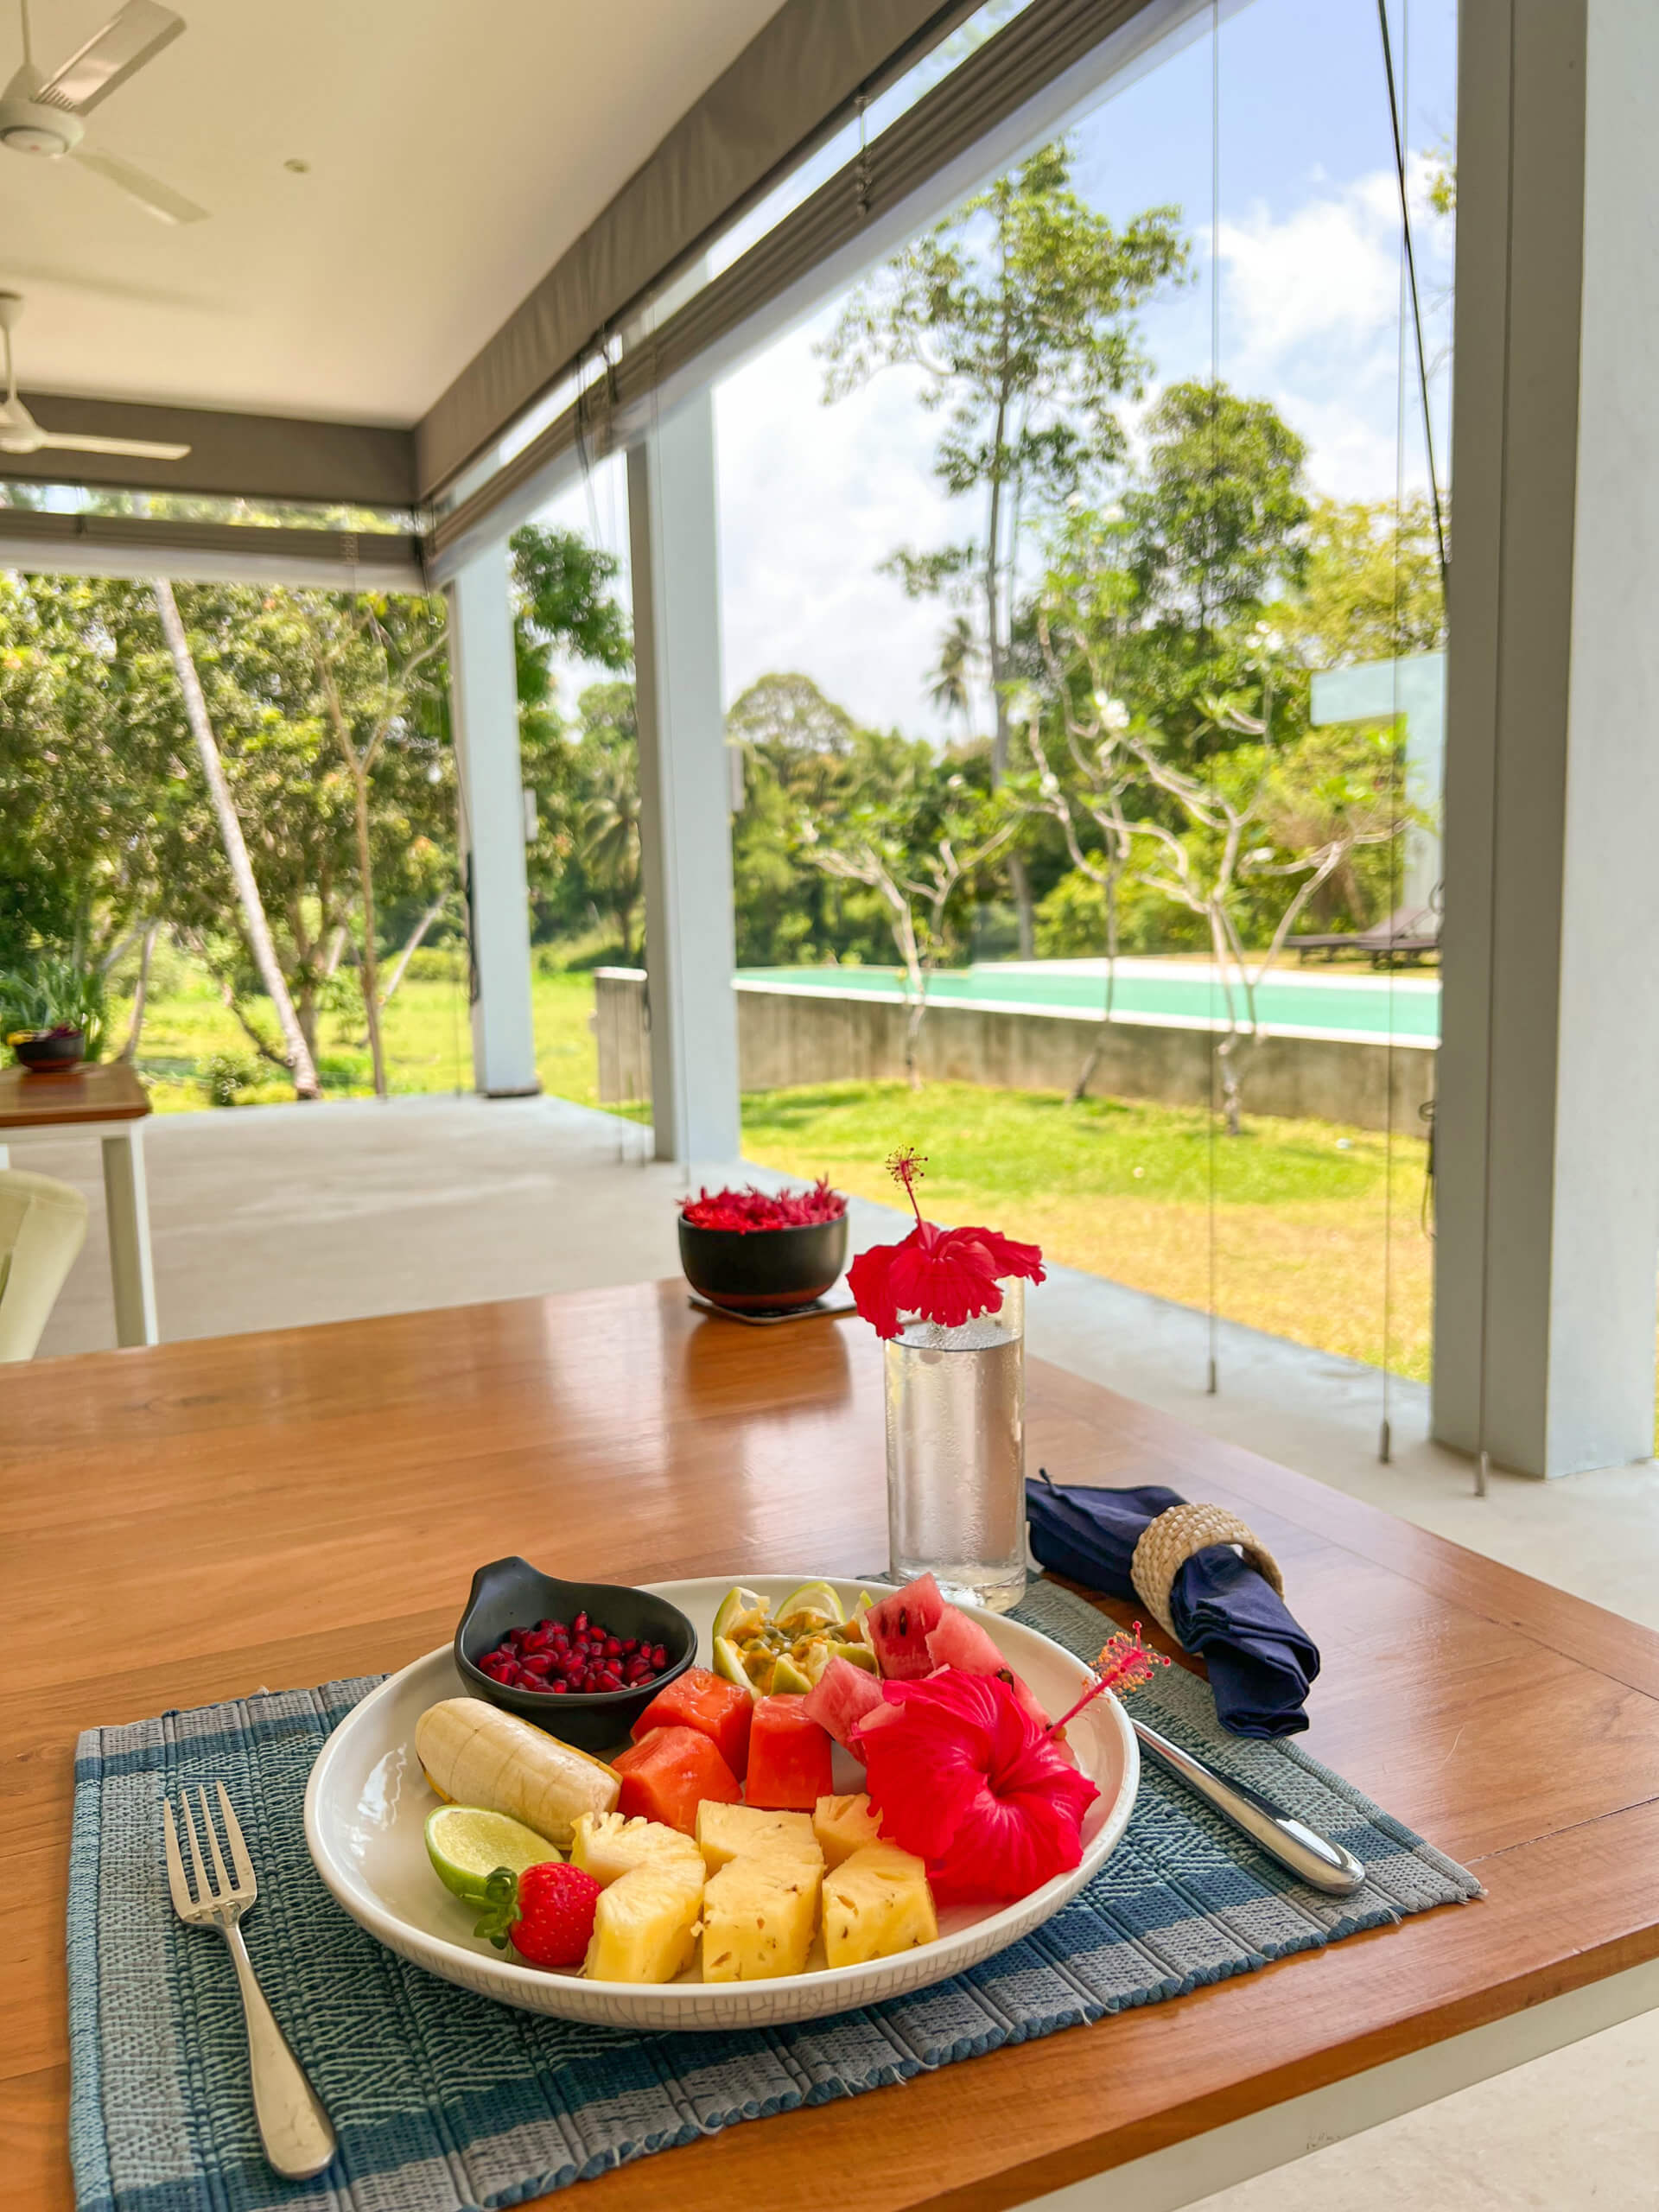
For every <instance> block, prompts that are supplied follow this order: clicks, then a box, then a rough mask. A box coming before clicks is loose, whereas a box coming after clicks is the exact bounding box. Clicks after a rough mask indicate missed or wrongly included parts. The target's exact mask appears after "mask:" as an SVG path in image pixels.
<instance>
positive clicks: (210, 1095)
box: [201, 1052, 261, 1106]
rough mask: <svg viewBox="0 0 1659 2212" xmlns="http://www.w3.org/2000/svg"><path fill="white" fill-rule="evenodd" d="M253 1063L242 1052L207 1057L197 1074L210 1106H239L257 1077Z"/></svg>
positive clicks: (256, 1067) (257, 1070) (219, 1053)
mask: <svg viewBox="0 0 1659 2212" xmlns="http://www.w3.org/2000/svg"><path fill="white" fill-rule="evenodd" d="M260 1073H261V1070H260V1066H259V1063H258V1061H257V1060H252V1059H250V1058H248V1057H247V1055H246V1054H245V1052H213V1053H210V1054H209V1056H208V1058H207V1062H206V1064H205V1065H204V1066H203V1068H202V1071H201V1087H202V1090H203V1091H204V1092H205V1094H206V1096H207V1103H208V1104H209V1105H210V1106H239V1105H240V1104H241V1103H242V1094H243V1092H244V1091H247V1090H252V1089H253V1087H254V1085H255V1084H257V1082H258V1080H259V1077H260Z"/></svg>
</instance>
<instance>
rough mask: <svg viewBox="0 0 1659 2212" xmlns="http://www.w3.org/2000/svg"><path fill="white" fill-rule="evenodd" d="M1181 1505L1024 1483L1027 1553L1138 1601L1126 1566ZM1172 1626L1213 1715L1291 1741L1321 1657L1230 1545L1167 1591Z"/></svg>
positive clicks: (1174, 1498) (1145, 1494)
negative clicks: (1202, 1682)
mask: <svg viewBox="0 0 1659 2212" xmlns="http://www.w3.org/2000/svg"><path fill="white" fill-rule="evenodd" d="M1185 1503H1186V1501H1185V1498H1183V1497H1179V1495H1178V1494H1177V1493H1176V1492H1175V1491H1173V1490H1165V1489H1164V1488H1162V1486H1161V1485H1160V1484H1157V1483H1147V1484H1143V1485H1142V1487H1141V1489H1139V1490H1090V1489H1087V1488H1084V1487H1081V1486H1075V1485H1074V1486H1067V1485H1064V1484H1058V1483H1052V1482H1051V1481H1050V1480H1049V1478H1048V1472H1047V1470H1046V1469H1044V1470H1042V1471H1041V1479H1040V1481H1035V1482H1027V1484H1026V1513H1027V1519H1028V1521H1029V1523H1030V1528H1031V1548H1032V1550H1033V1552H1034V1553H1035V1554H1036V1556H1037V1558H1038V1560H1039V1561H1040V1562H1041V1564H1042V1565H1043V1566H1044V1567H1052V1568H1053V1570H1054V1572H1055V1573H1056V1574H1064V1575H1065V1576H1066V1577H1067V1578H1068V1579H1069V1580H1071V1581H1073V1582H1080V1583H1082V1585H1083V1586H1084V1588H1085V1589H1086V1590H1099V1591H1101V1592H1103V1593H1104V1594H1105V1595H1106V1596H1108V1597H1112V1598H1133V1597H1134V1596H1135V1585H1134V1583H1133V1582H1131V1581H1130V1580H1129V1562H1130V1560H1132V1559H1133V1558H1134V1557H1135V1546H1136V1544H1138V1543H1139V1542H1140V1541H1141V1532H1142V1531H1143V1530H1144V1529H1146V1528H1147V1524H1148V1523H1149V1522H1153V1521H1155V1520H1156V1519H1157V1517H1158V1516H1159V1515H1160V1513H1165V1512H1167V1511H1168V1510H1169V1508H1170V1507H1171V1506H1172V1505H1184V1504H1185ZM1169 1610H1170V1617H1171V1618H1172V1619H1173V1622H1174V1624H1175V1634H1176V1636H1177V1637H1178V1638H1179V1641H1180V1643H1181V1646H1182V1648H1183V1649H1185V1650H1187V1651H1192V1652H1195V1653H1196V1654H1198V1656H1199V1657H1201V1658H1202V1659H1204V1660H1205V1662H1206V1663H1207V1664H1208V1667H1209V1669H1210V1687H1211V1689H1212V1690H1213V1691H1214V1692H1215V1696H1216V1715H1217V1719H1219V1720H1220V1722H1221V1725H1222V1726H1223V1727H1224V1728H1225V1729H1228V1730H1230V1732H1231V1733H1232V1734H1233V1735H1235V1736H1294V1735H1297V1734H1299V1733H1300V1732H1301V1730H1303V1729H1304V1728H1306V1726H1307V1714H1306V1711H1305V1709H1304V1707H1305V1705H1306V1698H1307V1689H1308V1684H1309V1683H1310V1682H1311V1681H1313V1677H1314V1676H1315V1675H1317V1674H1318V1673H1319V1653H1318V1651H1317V1650H1316V1649H1314V1647H1313V1641H1312V1639H1311V1638H1310V1637H1309V1636H1308V1634H1307V1632H1306V1630H1305V1629H1303V1628H1301V1627H1300V1626H1299V1625H1298V1624H1297V1623H1296V1622H1295V1621H1294V1620H1293V1619H1292V1618H1291V1616H1290V1614H1289V1613H1288V1612H1287V1610H1286V1607H1285V1601H1284V1599H1282V1598H1281V1596H1280V1595H1279V1593H1278V1592H1277V1591H1276V1590H1275V1589H1274V1586H1273V1585H1272V1584H1271V1583H1270V1582H1268V1580H1266V1579H1265V1577H1263V1576H1262V1575H1261V1574H1258V1573H1257V1572H1256V1570H1255V1567H1249V1566H1247V1565H1246V1564H1245V1562H1244V1561H1243V1560H1242V1559H1241V1558H1240V1557H1239V1555H1238V1554H1237V1553H1236V1551H1234V1550H1233V1548H1232V1547H1231V1546H1230V1545H1229V1544H1211V1545H1210V1546H1208V1547H1207V1548H1205V1550H1204V1551H1201V1552H1195V1553H1194V1554H1193V1555H1192V1558H1191V1559H1190V1560H1186V1561H1185V1564H1184V1565H1183V1567H1181V1569H1180V1571H1179V1573H1178V1574H1177V1575H1176V1577H1175V1580H1174V1581H1173V1583H1172V1584H1171V1586H1170V1593H1169Z"/></svg>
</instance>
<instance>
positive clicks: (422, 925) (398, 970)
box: [380, 894, 447, 1008]
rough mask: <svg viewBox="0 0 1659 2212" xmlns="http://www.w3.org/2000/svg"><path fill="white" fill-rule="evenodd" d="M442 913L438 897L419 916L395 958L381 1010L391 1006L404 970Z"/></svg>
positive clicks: (440, 899) (441, 902) (441, 904)
mask: <svg viewBox="0 0 1659 2212" xmlns="http://www.w3.org/2000/svg"><path fill="white" fill-rule="evenodd" d="M446 895H447V894H446ZM442 912H443V897H442V896H440V897H438V898H436V899H434V900H433V901H432V904H431V905H430V906H429V907H428V908H427V910H426V912H424V913H423V915H422V916H421V918H420V920H419V921H418V922H416V925H415V926H414V928H413V929H412V930H411V931H410V933H409V942H408V944H406V945H405V946H404V949H403V950H402V951H401V952H400V953H399V954H398V956H397V966H396V967H395V968H394V969H392V971H391V982H389V983H388V984H387V985H386V995H385V998H383V999H382V1000H381V1001H380V1004H381V1006H382V1007H383V1008H385V1007H389V1006H390V1005H391V995H392V993H393V992H394V991H395V990H396V989H397V986H398V984H399V983H401V982H403V980H404V969H406V968H407V967H408V966H409V963H410V961H411V960H412V959H413V958H414V957H415V955H416V952H417V951H418V950H420V944H421V939H422V938H423V937H424V936H425V935H426V933H427V931H428V930H429V929H430V928H431V926H432V925H433V923H434V922H435V921H436V920H437V918H438V916H439V915H440V914H441V913H442Z"/></svg>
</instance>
